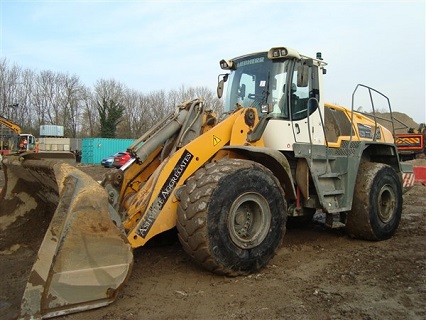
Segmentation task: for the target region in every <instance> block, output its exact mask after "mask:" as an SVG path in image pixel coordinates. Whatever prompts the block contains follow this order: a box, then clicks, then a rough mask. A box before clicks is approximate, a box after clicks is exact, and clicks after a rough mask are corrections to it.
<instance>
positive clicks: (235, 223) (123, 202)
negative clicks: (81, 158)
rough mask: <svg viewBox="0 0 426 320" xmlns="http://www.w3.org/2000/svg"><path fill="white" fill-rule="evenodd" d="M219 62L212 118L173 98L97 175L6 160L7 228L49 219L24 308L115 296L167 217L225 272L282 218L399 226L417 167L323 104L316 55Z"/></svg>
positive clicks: (353, 232)
mask: <svg viewBox="0 0 426 320" xmlns="http://www.w3.org/2000/svg"><path fill="white" fill-rule="evenodd" d="M220 66H221V68H222V69H223V70H225V72H226V73H225V74H222V75H220V77H219V79H220V81H219V83H218V95H219V97H221V96H222V94H223V91H224V86H225V84H227V90H226V96H225V112H224V115H223V116H222V117H221V119H217V117H216V115H215V114H213V113H212V112H211V111H209V110H207V108H206V106H205V104H204V102H203V100H202V99H195V100H192V101H187V102H184V103H182V104H181V105H179V106H177V108H176V111H175V112H173V113H172V114H170V115H169V116H167V117H166V118H164V119H163V120H162V121H160V122H159V123H158V124H157V125H155V126H154V127H153V128H152V129H150V130H149V131H148V132H146V133H145V134H144V135H143V136H142V137H140V139H138V140H137V141H136V142H135V143H134V144H133V145H131V146H130V147H129V148H128V151H129V152H130V153H131V156H132V158H131V159H130V160H129V161H128V162H127V163H126V164H125V165H124V166H123V167H121V168H120V169H117V170H113V171H110V172H109V173H108V174H106V176H105V178H104V180H103V182H102V183H101V184H98V183H97V182H95V181H94V180H92V179H91V178H90V177H88V176H87V175H85V174H84V173H82V172H81V171H79V170H77V169H76V168H74V167H73V166H71V165H69V164H67V163H64V162H61V161H57V160H56V159H45V158H43V155H41V154H40V155H33V154H22V155H19V156H14V157H13V156H11V157H6V158H5V160H4V161H3V165H4V170H5V175H6V180H7V183H6V187H5V188H4V189H3V191H2V195H1V215H0V218H1V220H0V221H1V225H0V227H1V228H2V232H4V231H5V230H22V229H24V228H26V230H29V231H22V232H23V233H22V237H25V235H26V233H25V232H29V233H28V235H31V234H32V233H33V232H35V231H38V229H39V228H40V229H41V228H42V225H43V223H46V225H47V224H48V226H46V229H47V231H46V233H45V236H44V239H43V240H42V242H41V244H40V249H39V251H38V252H37V251H35V252H37V253H34V260H35V262H34V265H33V267H32V270H31V271H30V272H29V273H28V282H27V284H26V287H25V289H24V288H23V289H22V291H24V292H23V299H22V303H21V306H20V311H19V312H20V314H19V316H20V317H22V318H31V317H32V318H49V317H54V316H58V315H63V314H68V313H71V312H78V311H82V310H87V309H90V308H96V307H100V306H103V305H106V304H108V303H111V302H112V301H113V300H114V299H115V297H116V295H117V292H118V290H120V289H121V288H122V287H123V286H124V284H125V282H126V279H127V278H128V276H129V273H130V271H131V268H132V263H133V256H132V250H133V249H135V248H138V247H140V246H144V245H145V244H146V243H147V242H148V241H149V240H150V239H152V238H153V237H155V236H156V235H159V234H161V233H163V232H165V231H167V230H170V229H174V228H176V229H177V232H178V238H179V240H180V242H181V244H182V247H183V249H184V250H185V252H186V253H188V254H189V255H190V256H191V257H192V258H193V260H194V261H195V262H196V263H198V264H199V265H201V266H203V267H204V268H206V269H208V270H210V271H212V272H215V273H218V274H222V275H229V276H238V275H244V274H248V273H252V272H256V271H257V270H259V269H261V268H262V267H264V266H265V265H266V264H267V263H268V261H269V260H270V259H271V258H272V257H273V256H274V254H275V252H276V250H277V248H279V247H280V245H281V243H282V241H283V237H284V234H285V230H286V223H287V220H288V219H299V220H301V221H310V220H311V219H312V217H313V214H314V213H315V212H316V210H322V211H323V212H324V213H325V214H326V217H327V218H326V224H327V225H328V226H330V227H336V226H339V227H342V226H344V227H345V228H346V230H347V233H348V234H349V235H350V236H352V237H355V238H360V239H368V240H384V239H388V238H389V237H391V236H392V235H393V234H394V233H395V231H396V230H397V228H398V224H399V222H400V218H401V211H402V193H403V189H404V188H406V187H409V183H407V181H408V182H409V181H410V179H409V178H410V176H412V168H410V167H409V166H408V165H403V164H401V163H400V161H399V157H398V152H397V148H396V146H395V144H394V136H393V134H392V133H391V132H390V131H388V130H386V129H385V128H384V127H382V126H380V125H378V124H377V122H376V121H375V120H374V118H373V119H371V118H368V117H366V116H363V115H361V114H359V113H356V112H354V111H353V108H352V110H348V109H344V108H342V107H339V106H336V105H330V104H325V103H324V97H323V90H322V77H323V74H324V73H325V66H326V63H325V62H324V61H323V60H322V58H321V57H316V58H310V57H306V56H303V55H300V54H299V53H298V52H297V51H295V50H293V49H290V48H286V47H276V48H272V49H270V50H269V51H266V52H259V53H254V54H249V55H245V56H240V57H237V58H235V59H232V60H222V61H221V62H220ZM360 87H364V88H366V89H367V90H368V91H369V92H370V93H371V92H375V91H374V89H372V88H369V87H365V86H362V85H360ZM357 88H358V87H357ZM405 177H408V179H404V178H405ZM404 181H406V182H405V183H404ZM37 245H38V244H37ZM35 246H36V244H35V243H34V247H35ZM14 248H15V250H14V251H15V253H17V254H18V255H19V252H20V250H21V249H22V248H21V249H16V246H15V247H14ZM25 248H26V249H28V247H25ZM22 250H23V249H22ZM10 251H13V250H8V252H10ZM2 252H5V251H2ZM4 255H6V254H4ZM25 257H26V256H25V255H24V258H25ZM21 259H23V258H22V257H21ZM23 260H24V259H23Z"/></svg>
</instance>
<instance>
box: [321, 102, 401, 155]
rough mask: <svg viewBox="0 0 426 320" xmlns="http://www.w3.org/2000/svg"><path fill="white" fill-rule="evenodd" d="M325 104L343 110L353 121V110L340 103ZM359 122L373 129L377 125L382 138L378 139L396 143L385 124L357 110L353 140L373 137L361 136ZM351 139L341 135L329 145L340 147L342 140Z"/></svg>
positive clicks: (354, 118)
mask: <svg viewBox="0 0 426 320" xmlns="http://www.w3.org/2000/svg"><path fill="white" fill-rule="evenodd" d="M324 106H325V108H332V109H335V110H340V111H342V112H343V113H344V114H345V115H346V117H347V118H348V121H349V122H351V110H349V109H346V108H344V107H341V106H338V105H333V104H329V103H326V104H325V105H324ZM358 124H362V125H364V126H368V127H370V128H372V131H374V127H375V126H376V125H377V128H378V130H380V138H379V139H376V141H377V142H388V143H394V138H393V135H392V133H391V132H390V131H389V130H388V129H386V128H385V127H384V126H382V125H380V124H378V123H375V122H374V120H373V119H371V118H369V117H367V116H365V115H363V114H361V113H357V112H354V113H353V126H352V130H353V131H354V135H353V136H352V141H371V140H372V139H371V138H363V137H362V136H361V134H360V132H359V129H358ZM349 140H351V137H350V136H339V137H338V139H337V142H329V143H328V146H329V147H332V148H340V146H341V143H342V141H349Z"/></svg>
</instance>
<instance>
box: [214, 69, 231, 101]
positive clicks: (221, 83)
mask: <svg viewBox="0 0 426 320" xmlns="http://www.w3.org/2000/svg"><path fill="white" fill-rule="evenodd" d="M220 76H223V77H222V79H221V80H219V82H218V84H217V89H216V92H217V97H218V98H219V99H220V98H222V95H223V87H224V84H225V82H226V81H227V80H228V76H229V74H228V73H227V74H220V75H219V77H218V78H220Z"/></svg>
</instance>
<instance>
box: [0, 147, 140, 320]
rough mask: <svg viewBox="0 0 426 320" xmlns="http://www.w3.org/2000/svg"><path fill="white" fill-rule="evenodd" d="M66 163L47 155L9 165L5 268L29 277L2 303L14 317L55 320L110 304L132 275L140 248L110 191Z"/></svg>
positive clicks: (1, 227)
mask: <svg viewBox="0 0 426 320" xmlns="http://www.w3.org/2000/svg"><path fill="white" fill-rule="evenodd" d="M64 160H65V159H55V158H50V159H46V158H45V157H44V156H43V155H40V154H23V155H19V156H8V157H5V159H4V160H3V170H4V174H5V180H6V183H5V187H4V188H3V190H2V192H1V194H0V235H1V236H0V268H1V269H2V270H9V272H8V274H9V275H10V277H12V276H15V277H16V276H17V275H18V276H19V275H21V278H22V279H18V281H14V283H13V285H14V286H15V287H12V285H11V287H10V290H8V294H9V292H10V293H11V294H10V296H12V299H11V300H10V299H9V301H7V297H6V298H4V297H2V296H0V299H1V300H3V299H6V301H1V300H0V312H1V313H2V314H3V315H6V318H16V317H19V318H50V317H55V316H59V315H64V314H68V313H72V312H78V311H83V310H87V309H92V308H97V307H101V306H104V305H107V304H109V303H111V302H113V301H114V299H115V298H116V296H117V292H118V290H119V289H120V288H121V287H122V286H124V283H125V281H126V280H127V278H128V276H129V274H130V271H131V267H132V264H133V254H132V249H131V246H130V244H129V243H128V241H127V238H126V237H125V235H124V234H123V233H122V229H121V222H120V219H119V217H118V215H117V213H116V212H115V210H114V209H113V208H112V207H111V206H110V205H109V204H108V195H107V192H106V191H105V189H103V188H102V187H101V185H99V184H98V183H97V182H96V181H94V180H93V179H92V178H91V177H90V176H88V175H86V174H85V173H83V172H82V171H80V170H78V169H76V168H75V167H73V166H72V165H70V164H68V163H66V162H67V160H65V161H64ZM68 160H72V159H68ZM30 257H33V260H32V261H31V259H29V258H30ZM29 261H30V262H29ZM28 264H29V268H27V269H26V270H17V269H19V268H24V267H25V266H26V265H28ZM31 265H32V268H31ZM2 277H4V279H0V280H3V281H5V282H7V281H10V279H9V276H7V275H6V276H2ZM15 280H16V279H15ZM25 281H27V282H26V285H25ZM16 283H19V285H18V286H19V287H18V288H17V287H16ZM6 287H7V285H6ZM14 292H17V293H16V294H15V295H19V294H21V295H22V300H21V301H20V299H19V298H16V297H15V298H16V299H15V300H16V301H18V302H16V301H14V299H13V293H14ZM19 301H20V302H21V303H20V306H19ZM5 306H6V309H7V310H2V309H5Z"/></svg>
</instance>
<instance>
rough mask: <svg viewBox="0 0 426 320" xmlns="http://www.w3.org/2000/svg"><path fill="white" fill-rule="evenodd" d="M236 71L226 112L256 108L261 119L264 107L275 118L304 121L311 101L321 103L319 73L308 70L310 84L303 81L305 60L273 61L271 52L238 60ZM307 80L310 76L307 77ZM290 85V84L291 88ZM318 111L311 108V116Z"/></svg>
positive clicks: (231, 80)
mask: <svg viewBox="0 0 426 320" xmlns="http://www.w3.org/2000/svg"><path fill="white" fill-rule="evenodd" d="M234 63H235V65H236V70H233V71H232V72H231V74H230V76H229V78H228V81H229V83H228V90H227V92H226V100H225V111H226V112H229V111H232V110H234V109H235V108H236V106H241V107H254V108H256V109H257V111H258V114H259V116H262V115H264V113H262V106H267V108H263V109H264V111H263V112H265V109H266V110H268V112H269V115H270V116H271V117H274V118H282V119H287V120H293V121H297V120H301V119H304V118H306V117H307V111H308V100H309V99H310V98H315V99H317V100H319V88H318V82H317V81H312V79H317V78H318V75H317V74H312V72H315V69H314V70H312V69H311V68H308V69H309V70H308V74H307V82H306V83H304V82H303V81H300V79H301V77H303V74H299V72H301V71H300V70H301V67H302V65H303V64H304V63H305V62H304V61H303V60H300V61H298V60H291V59H289V60H282V59H280V60H270V59H268V57H267V53H259V54H256V55H250V56H244V57H240V58H236V59H235V60H234ZM305 77H306V76H305ZM287 83H288V84H290V85H289V86H287ZM314 111H315V108H311V107H310V108H309V114H311V113H312V112H314Z"/></svg>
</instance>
